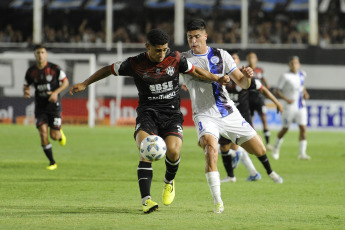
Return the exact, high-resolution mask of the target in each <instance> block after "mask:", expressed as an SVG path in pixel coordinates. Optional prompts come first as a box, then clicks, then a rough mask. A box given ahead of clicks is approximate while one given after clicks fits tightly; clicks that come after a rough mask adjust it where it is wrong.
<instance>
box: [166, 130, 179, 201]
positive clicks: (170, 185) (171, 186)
mask: <svg viewBox="0 0 345 230" xmlns="http://www.w3.org/2000/svg"><path fill="white" fill-rule="evenodd" d="M165 143H166V145H167V153H166V157H165V166H166V170H165V177H164V183H165V185H164V189H163V194H162V200H163V204H164V205H170V204H171V203H172V202H173V201H174V198H175V180H174V179H175V176H176V173H177V170H178V168H179V165H180V159H181V158H180V152H181V146H182V139H181V137H178V136H174V135H170V136H167V137H166V138H165Z"/></svg>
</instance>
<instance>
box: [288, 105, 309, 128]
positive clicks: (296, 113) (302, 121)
mask: <svg viewBox="0 0 345 230" xmlns="http://www.w3.org/2000/svg"><path fill="white" fill-rule="evenodd" d="M291 123H297V124H298V125H307V109H306V108H305V107H303V108H301V109H298V108H296V107H295V106H294V107H292V106H286V107H284V112H283V115H282V124H283V127H284V128H289V126H290V124H291Z"/></svg>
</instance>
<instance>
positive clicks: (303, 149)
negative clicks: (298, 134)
mask: <svg viewBox="0 0 345 230" xmlns="http://www.w3.org/2000/svg"><path fill="white" fill-rule="evenodd" d="M306 150H307V140H301V141H299V155H300V156H305V155H307V153H306Z"/></svg>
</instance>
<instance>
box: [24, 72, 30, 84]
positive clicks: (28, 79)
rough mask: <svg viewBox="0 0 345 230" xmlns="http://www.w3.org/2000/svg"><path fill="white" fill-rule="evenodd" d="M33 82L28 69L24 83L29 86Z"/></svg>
mask: <svg viewBox="0 0 345 230" xmlns="http://www.w3.org/2000/svg"><path fill="white" fill-rule="evenodd" d="M31 84H32V80H31V78H30V72H29V71H26V74H25V78H24V85H26V86H29V85H31Z"/></svg>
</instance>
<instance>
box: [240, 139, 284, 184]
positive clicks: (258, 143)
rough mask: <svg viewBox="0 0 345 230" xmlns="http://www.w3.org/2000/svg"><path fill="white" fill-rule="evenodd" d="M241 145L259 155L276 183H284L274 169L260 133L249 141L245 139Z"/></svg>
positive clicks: (251, 152) (249, 151)
mask: <svg viewBox="0 0 345 230" xmlns="http://www.w3.org/2000/svg"><path fill="white" fill-rule="evenodd" d="M241 146H242V147H243V148H244V149H245V150H246V151H247V152H248V153H250V154H253V155H255V156H257V158H258V159H259V161H260V162H261V164H262V165H263V166H264V168H265V169H266V172H267V175H269V176H270V177H271V179H272V180H273V181H274V182H275V183H283V179H282V178H281V177H280V176H279V175H278V174H277V173H276V172H274V171H273V170H272V168H271V164H270V162H269V159H268V157H267V155H266V148H265V146H264V144H263V142H262V139H261V137H260V136H259V135H256V136H254V137H252V138H251V139H249V140H248V141H245V142H244V143H242V144H241Z"/></svg>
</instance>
